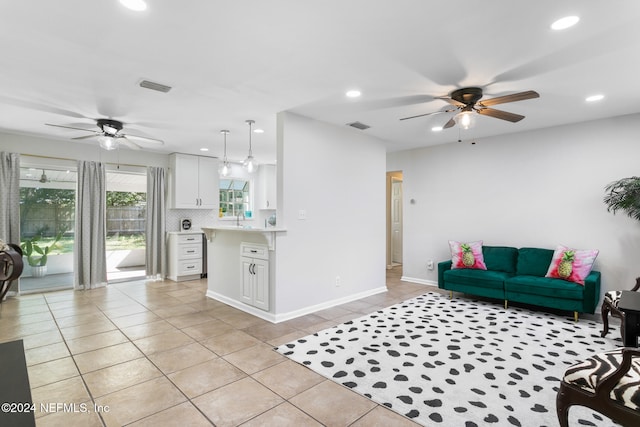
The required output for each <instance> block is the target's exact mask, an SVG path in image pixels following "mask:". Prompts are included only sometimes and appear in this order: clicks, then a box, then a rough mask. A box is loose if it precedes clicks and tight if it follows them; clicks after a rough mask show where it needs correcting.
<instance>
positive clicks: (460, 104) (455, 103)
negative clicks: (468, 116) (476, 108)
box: [434, 96, 467, 107]
mask: <svg viewBox="0 0 640 427" xmlns="http://www.w3.org/2000/svg"><path fill="white" fill-rule="evenodd" d="M434 99H441V100H443V101H446V102H448V103H449V104H451V105H455V106H456V107H466V106H467V104H465V103H462V102H460V101H456V100H455V99H453V98H449V97H448V96H438V97H436V98H434Z"/></svg>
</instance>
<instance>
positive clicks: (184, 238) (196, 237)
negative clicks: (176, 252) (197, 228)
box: [178, 234, 202, 245]
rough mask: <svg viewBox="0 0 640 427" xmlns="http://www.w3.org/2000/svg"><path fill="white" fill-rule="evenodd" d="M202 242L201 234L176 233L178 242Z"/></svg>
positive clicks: (180, 243)
mask: <svg viewBox="0 0 640 427" xmlns="http://www.w3.org/2000/svg"><path fill="white" fill-rule="evenodd" d="M185 243H198V244H201V243H202V234H178V244H179V245H182V244H185Z"/></svg>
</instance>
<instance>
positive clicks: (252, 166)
mask: <svg viewBox="0 0 640 427" xmlns="http://www.w3.org/2000/svg"><path fill="white" fill-rule="evenodd" d="M246 123H247V124H248V125H249V155H248V156H247V158H246V159H244V162H242V166H244V168H245V169H246V170H247V172H249V173H254V172H255V171H256V170H257V169H258V162H256V159H254V158H253V152H252V151H251V133H252V131H251V127H252V126H253V124H254V123H255V121H254V120H246Z"/></svg>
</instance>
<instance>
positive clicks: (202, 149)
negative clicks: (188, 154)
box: [200, 148, 209, 151]
mask: <svg viewBox="0 0 640 427" xmlns="http://www.w3.org/2000/svg"><path fill="white" fill-rule="evenodd" d="M200 151H209V149H208V148H201V149H200Z"/></svg>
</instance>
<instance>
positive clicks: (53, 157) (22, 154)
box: [19, 153, 147, 168]
mask: <svg viewBox="0 0 640 427" xmlns="http://www.w3.org/2000/svg"><path fill="white" fill-rule="evenodd" d="M19 154H20V155H21V156H29V157H38V158H41V159H50V160H68V161H72V162H73V161H78V160H74V159H67V158H64V157H55V156H43V155H40V154H24V153H19ZM102 163H104V164H106V165H115V166H131V167H137V168H146V167H147V166H144V165H134V164H130V163H113V162H102Z"/></svg>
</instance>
